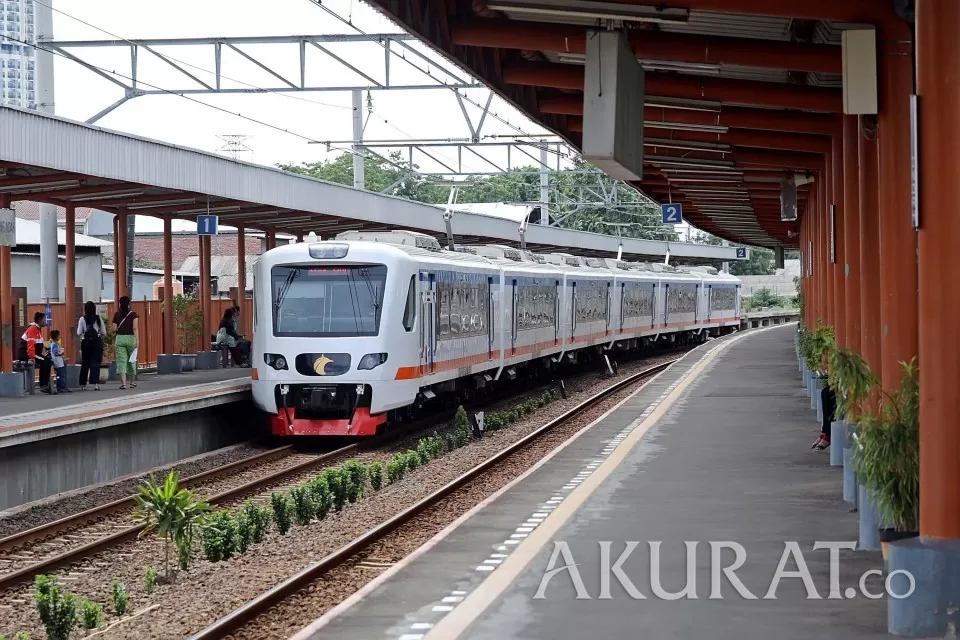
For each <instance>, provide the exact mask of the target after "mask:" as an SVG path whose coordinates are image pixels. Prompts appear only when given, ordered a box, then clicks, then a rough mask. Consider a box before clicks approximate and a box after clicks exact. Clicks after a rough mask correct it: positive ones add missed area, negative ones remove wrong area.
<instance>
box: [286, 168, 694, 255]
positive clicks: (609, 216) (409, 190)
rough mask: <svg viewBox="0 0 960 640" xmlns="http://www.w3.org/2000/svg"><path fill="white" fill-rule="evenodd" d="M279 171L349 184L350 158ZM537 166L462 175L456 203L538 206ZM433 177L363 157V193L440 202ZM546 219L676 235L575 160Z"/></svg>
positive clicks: (445, 190) (631, 195)
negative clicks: (611, 224) (610, 223)
mask: <svg viewBox="0 0 960 640" xmlns="http://www.w3.org/2000/svg"><path fill="white" fill-rule="evenodd" d="M278 166H279V168H280V169H283V170H284V171H290V172H292V173H299V174H301V175H307V176H310V177H312V178H317V179H320V180H326V181H328V182H335V183H338V184H344V185H352V184H353V155H352V154H347V153H345V154H343V155H340V156H338V157H337V158H335V159H333V160H324V161H322V162H309V163H302V164H299V165H292V164H281V165H278ZM539 171H540V167H539V166H534V165H529V166H525V167H514V171H513V172H511V173H509V174H501V175H494V176H467V177H466V178H465V179H464V181H463V182H464V187H463V188H461V189H460V191H459V194H458V198H457V201H458V202H461V203H474V202H508V203H530V204H538V203H540V175H539ZM438 179H439V178H438V177H437V176H429V175H426V176H424V175H420V174H419V172H418V167H417V166H416V165H413V166H411V165H410V164H409V162H408V161H406V160H404V159H403V158H402V156H401V155H400V153H399V152H394V153H392V154H391V155H390V156H389V157H388V158H383V157H377V156H367V157H365V158H364V184H365V187H366V188H367V189H368V190H369V191H376V192H382V193H387V194H390V195H394V196H399V197H402V198H408V199H410V200H416V201H418V202H423V203H427V204H436V205H442V204H446V203H447V201H448V198H449V194H450V192H449V187H440V186H436V185H434V184H431V183H432V182H436V181H437V180H438ZM552 183H553V184H552V188H551V198H550V200H551V201H550V203H549V208H550V217H551V218H552V219H554V220H558V219H563V222H562V226H564V227H566V228H569V229H578V230H582V231H591V232H595V233H605V234H615V233H616V232H615V230H614V229H613V228H612V227H610V226H608V225H605V224H602V223H604V222H614V223H634V224H633V226H629V227H622V228H621V229H620V233H621V235H623V236H624V237H631V238H648V239H656V240H676V232H674V230H673V229H672V228H671V227H668V226H664V225H663V224H662V223H661V219H660V210H659V208H657V206H656V205H655V204H654V203H653V202H652V201H651V200H649V199H648V198H646V197H645V196H643V195H642V194H641V193H640V192H639V191H637V190H636V189H634V188H632V187H630V186H628V185H624V184H623V183H622V182H620V181H619V180H614V179H612V178H610V177H608V176H606V175H605V174H604V173H603V172H601V171H600V170H599V169H597V168H595V167H593V166H592V165H590V164H589V163H587V162H586V161H584V160H582V159H580V158H577V159H575V160H574V162H573V167H572V168H571V171H570V172H569V173H560V174H558V175H555V176H553V177H552Z"/></svg>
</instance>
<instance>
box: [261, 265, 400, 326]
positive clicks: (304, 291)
mask: <svg viewBox="0 0 960 640" xmlns="http://www.w3.org/2000/svg"><path fill="white" fill-rule="evenodd" d="M270 279H271V289H272V291H273V294H272V296H273V335H275V336H281V337H283V336H287V337H307V338H316V337H329V338H343V337H356V336H375V335H377V333H378V332H379V331H380V311H381V309H382V307H383V292H384V285H385V283H386V280H387V267H386V266H384V265H369V266H336V267H298V266H290V267H274V268H273V270H272V271H271V274H270Z"/></svg>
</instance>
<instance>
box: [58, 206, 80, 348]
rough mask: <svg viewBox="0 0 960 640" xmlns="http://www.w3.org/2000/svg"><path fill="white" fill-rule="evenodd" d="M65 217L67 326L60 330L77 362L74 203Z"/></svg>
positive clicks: (75, 227)
mask: <svg viewBox="0 0 960 640" xmlns="http://www.w3.org/2000/svg"><path fill="white" fill-rule="evenodd" d="M64 209H65V219H64V236H65V239H64V244H65V249H66V251H65V252H64V265H63V275H64V278H63V281H64V304H65V306H66V310H67V326H66V327H64V328H63V329H61V330H60V334H61V335H62V336H63V341H64V351H65V352H66V353H67V355H68V357H69V358H70V360H71V361H72V362H73V363H74V364H76V363H77V361H78V357H79V355H80V350H79V349H78V348H76V347H77V344H76V342H77V341H76V331H77V323H78V322H79V320H80V319H79V314H78V313H77V296H76V295H75V294H74V292H73V291H74V289H76V286H77V210H76V208H75V207H74V205H72V204H67V205H66V206H65V207H64Z"/></svg>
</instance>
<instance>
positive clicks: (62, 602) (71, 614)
mask: <svg viewBox="0 0 960 640" xmlns="http://www.w3.org/2000/svg"><path fill="white" fill-rule="evenodd" d="M33 584H34V592H33V598H34V601H35V602H36V605H37V612H38V613H39V614H40V621H41V622H42V623H43V627H44V629H46V631H47V638H48V639H49V640H67V639H68V638H69V637H70V632H71V630H72V629H73V625H74V624H75V623H76V619H77V601H76V598H74V596H73V594H70V593H63V592H62V591H61V590H60V585H59V584H58V583H57V579H56V578H55V577H53V576H45V575H39V576H37V577H36V578H35V579H34V583H33Z"/></svg>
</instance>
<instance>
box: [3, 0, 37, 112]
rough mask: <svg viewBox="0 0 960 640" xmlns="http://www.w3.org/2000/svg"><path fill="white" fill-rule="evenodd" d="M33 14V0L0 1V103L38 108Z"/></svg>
mask: <svg viewBox="0 0 960 640" xmlns="http://www.w3.org/2000/svg"><path fill="white" fill-rule="evenodd" d="M35 16H36V7H35V6H34V3H33V0H0V33H2V34H3V35H5V36H7V37H8V38H11V39H7V38H3V39H0V104H3V105H10V106H14V107H22V108H25V109H36V108H37V75H36V74H37V50H36V48H34V47H33V43H34V42H36V37H37V34H36V24H35ZM14 40H19V41H21V42H27V43H29V44H22V43H21V42H15V41H14Z"/></svg>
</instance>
